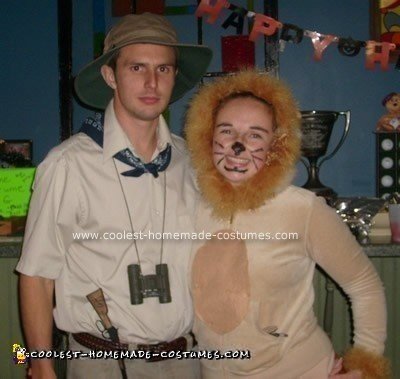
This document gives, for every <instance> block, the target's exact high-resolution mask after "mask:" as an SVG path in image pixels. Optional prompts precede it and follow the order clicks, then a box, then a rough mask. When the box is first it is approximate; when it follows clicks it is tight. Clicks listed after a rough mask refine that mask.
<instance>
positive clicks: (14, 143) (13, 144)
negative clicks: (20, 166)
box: [0, 139, 33, 162]
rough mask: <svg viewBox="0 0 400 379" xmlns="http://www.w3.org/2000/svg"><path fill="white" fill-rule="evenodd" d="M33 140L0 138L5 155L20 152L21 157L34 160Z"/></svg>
mask: <svg viewBox="0 0 400 379" xmlns="http://www.w3.org/2000/svg"><path fill="white" fill-rule="evenodd" d="M32 150H33V149H32V140H27V139H7V140H0V151H1V153H2V154H4V155H12V154H19V155H20V156H21V158H23V159H25V160H27V161H29V162H32V158H33V151H32Z"/></svg>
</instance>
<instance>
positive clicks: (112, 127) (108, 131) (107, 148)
mask: <svg viewBox="0 0 400 379" xmlns="http://www.w3.org/2000/svg"><path fill="white" fill-rule="evenodd" d="M113 104H114V103H113V100H111V101H110V103H109V104H108V106H107V108H106V110H105V114H104V142H103V161H106V160H108V159H110V158H112V157H113V156H114V155H115V154H116V153H118V152H119V151H121V150H124V149H126V148H128V149H130V150H131V151H132V152H133V153H134V154H135V149H134V148H133V146H132V144H131V143H130V141H129V139H128V137H127V135H126V134H125V132H124V131H123V129H122V127H121V125H120V124H119V122H118V120H117V117H116V115H115V111H114V105H113ZM168 143H169V144H170V145H171V146H172V147H174V148H176V146H175V144H174V142H173V140H172V138H171V133H170V131H169V129H168V125H167V122H166V121H165V119H164V117H163V116H162V115H160V117H159V121H158V128H157V148H156V151H155V152H154V155H153V158H155V156H157V155H158V154H159V152H160V151H162V150H164V149H165V148H166V146H167V144H168ZM153 158H152V159H153Z"/></svg>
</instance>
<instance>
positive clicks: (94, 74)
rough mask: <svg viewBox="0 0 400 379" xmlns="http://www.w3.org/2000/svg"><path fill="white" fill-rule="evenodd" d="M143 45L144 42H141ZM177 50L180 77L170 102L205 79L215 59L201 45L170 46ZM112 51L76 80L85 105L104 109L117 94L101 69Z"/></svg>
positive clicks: (78, 93) (77, 88) (83, 70)
mask: <svg viewBox="0 0 400 379" xmlns="http://www.w3.org/2000/svg"><path fill="white" fill-rule="evenodd" d="M142 43H143V42H142ZM167 46H173V47H176V48H177V49H178V52H179V53H178V74H177V76H176V79H175V86H174V89H173V91H172V95H171V100H170V103H173V102H174V101H176V100H178V99H179V98H181V97H182V96H183V95H184V94H185V93H186V92H188V91H189V90H190V89H192V88H193V87H194V86H195V85H196V84H197V83H198V82H199V81H200V79H201V78H202V77H203V75H204V74H205V73H206V71H207V67H208V65H209V63H210V61H211V58H212V50H211V49H210V48H208V47H206V46H201V45H186V44H176V45H167ZM121 47H122V46H119V47H118V48H115V49H111V50H109V51H108V52H107V53H105V54H103V55H102V56H100V57H99V58H97V59H95V60H94V61H93V62H91V63H89V64H88V65H87V66H86V67H84V68H83V69H82V70H81V71H80V72H79V74H78V75H77V76H76V78H75V82H74V87H75V93H76V95H77V96H78V98H79V99H80V100H81V101H82V102H83V103H84V104H86V105H88V106H90V107H93V108H96V109H105V108H106V107H107V105H108V103H109V102H110V100H111V98H112V97H113V95H114V92H113V89H111V88H110V87H109V86H108V85H107V84H106V82H105V81H104V79H103V77H102V75H101V71H100V70H101V66H103V65H104V64H106V63H107V62H108V60H109V59H110V58H111V56H112V55H113V53H114V52H115V51H117V50H118V49H120V48H121Z"/></svg>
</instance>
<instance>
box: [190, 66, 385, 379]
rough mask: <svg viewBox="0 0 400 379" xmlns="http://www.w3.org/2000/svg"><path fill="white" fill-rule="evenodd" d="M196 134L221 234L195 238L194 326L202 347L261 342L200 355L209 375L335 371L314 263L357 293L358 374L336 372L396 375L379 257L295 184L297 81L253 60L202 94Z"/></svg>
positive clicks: (205, 212) (211, 225) (209, 216)
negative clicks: (387, 353)
mask: <svg viewBox="0 0 400 379" xmlns="http://www.w3.org/2000/svg"><path fill="white" fill-rule="evenodd" d="M186 137H187V142H188V147H189V150H190V153H191V157H192V161H193V166H194V168H195V171H196V175H197V180H198V185H199V188H200V191H201V194H202V196H203V202H202V204H201V205H200V207H199V210H198V213H197V216H196V217H197V230H198V231H205V232H207V233H210V234H212V235H213V238H212V239H210V240H207V241H201V243H198V244H197V246H196V247H195V256H194V259H193V265H192V293H193V299H194V304H195V312H196V320H195V325H194V332H195V334H196V337H197V339H198V341H199V348H200V350H203V349H204V350H220V351H232V350H250V354H251V359H240V360H239V359H236V360H235V359H221V360H202V372H203V377H204V378H207V379H208V378H218V379H220V378H237V377H246V378H252V379H256V378H257V379H258V378H273V379H279V378H281V379H292V378H301V379H306V378H307V379H310V378H315V379H323V378H328V377H329V375H331V376H330V377H335V376H334V374H335V373H337V372H338V371H340V369H341V361H336V362H335V359H334V351H333V348H332V345H331V343H330V341H329V339H328V337H327V336H326V335H325V333H324V332H323V331H322V329H321V328H320V327H319V326H318V324H317V320H316V317H315V315H314V312H313V300H314V290H313V282H312V279H313V275H314V270H315V264H318V265H320V266H321V267H322V268H323V269H324V270H325V271H326V272H327V273H328V274H329V275H330V276H331V277H332V278H333V279H334V280H335V281H336V282H337V283H338V284H339V285H341V287H342V288H343V289H344V291H345V292H346V293H347V294H348V295H349V297H350V299H351V302H352V305H353V316H354V327H355V335H354V347H353V348H352V349H351V350H350V351H349V352H348V353H347V354H346V355H345V357H344V368H345V369H346V371H351V374H350V373H349V374H346V375H347V376H338V377H343V378H344V377H352V378H357V377H358V378H361V377H363V378H385V377H387V376H388V375H389V374H388V368H387V362H386V359H385V358H384V357H383V356H382V354H383V351H384V341H385V338H386V306H385V298H384V293H383V287H382V284H381V282H380V280H379V278H378V276H377V274H376V272H375V270H374V268H373V266H372V264H371V263H370V262H369V260H368V258H367V257H366V256H365V254H364V253H363V251H362V249H361V248H360V246H359V245H358V243H357V242H356V240H355V238H354V237H353V236H352V235H351V233H350V232H349V231H348V229H347V227H346V225H344V223H343V222H342V221H341V220H340V219H339V217H338V216H337V215H336V214H335V212H334V211H333V210H332V209H331V208H329V207H328V206H327V205H326V204H325V202H324V201H323V200H322V199H321V198H317V197H316V196H315V195H314V194H313V193H311V192H309V191H306V190H304V189H302V188H298V187H294V186H292V185H290V182H291V180H292V177H293V173H294V168H295V164H296V161H297V159H298V157H299V151H300V117H299V111H298V108H297V105H296V102H295V100H294V99H293V97H292V95H291V93H290V91H289V90H288V89H287V88H286V87H285V86H284V85H283V84H282V83H281V82H279V81H278V80H277V79H275V78H272V77H270V76H267V75H265V74H261V73H257V72H255V71H243V72H241V73H238V74H237V75H235V76H232V77H225V78H221V79H217V80H216V81H214V82H213V83H212V84H210V85H206V86H204V87H203V88H202V89H201V90H200V92H199V93H198V94H197V95H196V96H195V98H194V99H193V101H192V103H191V106H190V108H189V110H188V115H187V122H186ZM285 233H286V234H285ZM289 233H292V234H289ZM288 238H290V239H288ZM361 373H362V375H363V376H361Z"/></svg>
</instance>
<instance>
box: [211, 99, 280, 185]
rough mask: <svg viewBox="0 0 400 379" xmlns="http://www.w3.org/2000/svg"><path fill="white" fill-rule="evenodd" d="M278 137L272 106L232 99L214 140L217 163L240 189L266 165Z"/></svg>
mask: <svg viewBox="0 0 400 379" xmlns="http://www.w3.org/2000/svg"><path fill="white" fill-rule="evenodd" d="M273 138H274V124H273V115H272V111H271V109H270V107H269V106H268V105H266V104H264V103H262V102H261V101H259V100H256V99H253V98H240V97H239V98H236V99H232V100H229V101H228V102H227V103H226V104H224V105H223V106H222V107H221V109H220V110H219V111H218V113H217V115H216V120H215V128H214V137H213V162H214V165H215V167H216V168H217V170H218V171H219V172H220V173H221V175H222V176H224V178H225V179H226V180H227V181H228V182H230V183H231V184H232V185H234V186H236V185H239V184H241V183H243V182H244V181H246V180H248V179H250V178H251V177H253V176H254V175H255V174H256V173H257V172H258V171H260V170H261V169H262V168H263V167H264V165H265V160H266V156H267V153H268V151H269V149H270V147H271V144H272V141H273Z"/></svg>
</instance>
